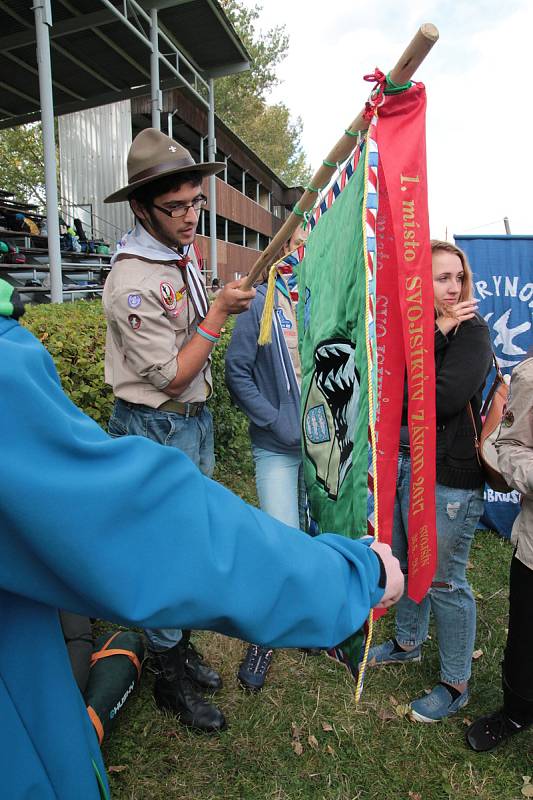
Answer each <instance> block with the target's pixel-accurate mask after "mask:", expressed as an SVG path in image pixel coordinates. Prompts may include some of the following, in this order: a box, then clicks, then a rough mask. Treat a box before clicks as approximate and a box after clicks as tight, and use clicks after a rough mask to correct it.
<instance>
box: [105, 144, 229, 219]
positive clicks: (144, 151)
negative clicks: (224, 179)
mask: <svg viewBox="0 0 533 800" xmlns="http://www.w3.org/2000/svg"><path fill="white" fill-rule="evenodd" d="M224 167H225V164H223V163H222V162H220V161H207V162H204V163H202V164H197V163H196V162H195V160H194V158H193V157H192V156H191V154H190V153H189V151H188V150H186V149H185V147H183V145H181V144H180V143H179V142H176V141H174V139H171V138H170V136H167V135H166V134H165V133H161V131H158V130H156V128H146V129H145V130H144V131H141V132H140V133H139V135H138V136H136V137H135V139H134V140H133V142H132V145H131V147H130V152H129V153H128V185H127V186H123V187H122V189H118V191H116V192H113V194H110V195H109V197H106V198H105V200H104V203H119V202H120V201H121V200H127V199H128V197H129V196H130V194H131V193H132V192H133V191H135V189H138V188H139V186H144V184H145V183H150V182H151V181H155V180H157V179H158V178H163V177H164V176H165V175H174V174H177V173H179V172H199V173H200V174H201V175H216V173H217V172H221V171H222V170H223V169H224Z"/></svg>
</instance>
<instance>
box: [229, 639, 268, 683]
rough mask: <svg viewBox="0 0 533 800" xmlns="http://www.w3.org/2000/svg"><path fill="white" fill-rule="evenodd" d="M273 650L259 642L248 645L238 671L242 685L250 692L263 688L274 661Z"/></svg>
mask: <svg viewBox="0 0 533 800" xmlns="http://www.w3.org/2000/svg"><path fill="white" fill-rule="evenodd" d="M272 652H273V651H272V650H269V649H268V648H266V647H259V645H258V644H251V645H249V646H248V650H247V651H246V655H245V656H244V659H243V660H242V662H241V666H240V667H239V672H238V673H237V678H238V680H239V683H240V684H241V686H243V687H244V688H245V689H248V690H249V691H250V692H259V691H260V690H261V689H262V688H263V684H264V682H265V678H266V676H267V672H268V670H269V667H270V664H271V662H272Z"/></svg>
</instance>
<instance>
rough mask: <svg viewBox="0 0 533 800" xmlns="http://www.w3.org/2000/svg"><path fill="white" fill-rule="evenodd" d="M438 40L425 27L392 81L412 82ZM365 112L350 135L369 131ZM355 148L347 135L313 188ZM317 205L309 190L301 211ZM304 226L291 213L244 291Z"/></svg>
mask: <svg viewBox="0 0 533 800" xmlns="http://www.w3.org/2000/svg"><path fill="white" fill-rule="evenodd" d="M438 38H439V32H438V30H437V28H436V27H435V26H434V25H432V24H431V23H430V22H428V23H426V24H425V25H422V27H421V28H420V29H419V30H418V31H417V33H416V34H415V36H414V37H413V39H412V40H411V42H410V43H409V45H408V46H407V48H406V50H405V51H404V52H403V54H402V55H401V57H400V59H399V60H398V63H397V64H396V66H395V67H394V68H393V69H391V71H390V78H391V80H392V81H394V83H396V84H398V85H400V86H401V85H403V84H404V83H407V82H408V81H409V80H411V78H412V77H413V75H414V73H415V71H416V70H417V69H418V67H419V66H420V64H421V63H422V61H423V60H424V59H425V57H426V56H427V54H428V53H429V51H430V50H431V48H432V47H433V45H434V44H435V42H436V41H437V39H438ZM364 112H365V110H364V109H363V111H361V112H360V114H359V115H358V116H357V117H356V118H355V119H354V121H353V122H352V123H351V125H350V126H349V128H348V130H349V131H350V132H351V133H357V132H358V131H365V130H367V128H368V124H369V123H368V120H366V119H365V118H364V116H363V114H364ZM353 148H354V140H353V136H350V134H348V133H344V134H343V135H342V136H341V138H340V139H339V141H338V142H337V144H336V145H335V146H334V147H333V149H332V150H331V151H330V152H329V153H328V155H327V157H326V158H325V159H324V161H325V162H329V163H330V164H335V166H333V167H330V166H326V164H325V163H323V164H322V166H320V167H319V168H318V170H317V171H316V172H315V174H314V175H313V178H312V180H311V184H310V185H311V186H312V187H317V188H319V187H321V186H326V185H327V184H328V183H329V181H330V180H331V178H332V177H333V175H334V173H335V171H336V170H337V166H336V165H337V164H341V163H342V162H343V161H345V160H346V159H347V158H348V156H349V155H350V153H351V152H352V150H353ZM315 201H316V192H310V191H309V190H308V189H306V190H305V192H304V193H303V195H302V196H301V198H300V199H299V200H298V208H299V209H300V211H302V212H303V213H305V212H307V211H310V209H311V208H313V205H314V204H315ZM301 222H302V218H301V217H300V216H298V215H297V214H295V213H294V211H291V213H290V215H289V216H288V217H287V219H286V220H285V222H284V223H283V225H282V226H281V228H280V229H279V231H278V232H277V233H276V235H275V236H274V238H273V239H272V241H271V242H270V244H269V245H268V246H267V247H266V248H265V249H264V250H263V252H262V253H261V255H260V256H259V258H258V259H257V261H256V262H255V264H254V265H253V267H252V269H251V270H250V272H249V273H248V275H247V276H246V278H245V280H244V282H243V284H242V288H243V289H250V288H251V286H253V284H254V282H255V281H256V280H257V278H258V277H259V275H260V274H261V273H262V272H263V270H264V269H265V267H268V266H270V265H271V264H272V263H273V262H274V259H275V256H277V255H278V253H279V252H280V250H281V248H282V247H283V245H284V244H285V242H286V241H288V240H289V239H290V237H291V235H292V233H293V232H294V231H295V230H296V228H297V227H298V225H300V224H301Z"/></svg>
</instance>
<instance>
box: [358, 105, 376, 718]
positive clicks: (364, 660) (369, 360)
mask: <svg viewBox="0 0 533 800" xmlns="http://www.w3.org/2000/svg"><path fill="white" fill-rule="evenodd" d="M374 113H375V114H376V115H377V109H374ZM368 151H369V147H368V142H367V145H366V147H365V170H364V184H365V188H364V196H363V218H362V226H363V253H364V261H365V338H366V363H367V382H368V410H369V415H368V416H369V420H368V422H369V426H368V427H369V431H370V445H371V449H372V464H373V469H374V538H375V540H376V541H379V528H378V475H377V471H376V459H377V447H376V429H375V424H374V418H373V413H372V409H373V407H374V387H373V384H372V353H371V352H370V341H369V319H370V298H369V281H368V269H369V267H368V248H367V240H366V225H367V220H366V214H367V200H368V177H367V176H368ZM373 632H374V610H373V609H372V608H371V609H370V614H369V616H368V636H367V637H366V642H365V649H364V652H363V658H362V659H361V663H360V665H359V674H358V676H357V685H356V687H355V702H356V703H358V702H359V700H360V699H361V693H362V691H363V681H364V677H365V671H366V666H367V662H368V653H369V650H370V645H371V644H372V634H373Z"/></svg>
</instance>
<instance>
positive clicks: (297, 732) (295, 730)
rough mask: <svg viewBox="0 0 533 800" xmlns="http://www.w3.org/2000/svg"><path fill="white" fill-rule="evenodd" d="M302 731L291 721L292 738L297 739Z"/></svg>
mask: <svg viewBox="0 0 533 800" xmlns="http://www.w3.org/2000/svg"><path fill="white" fill-rule="evenodd" d="M301 735H302V731H301V730H300V728H299V727H298V725H297V724H296V723H295V722H291V736H292V738H293V739H299V738H300V736H301Z"/></svg>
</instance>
